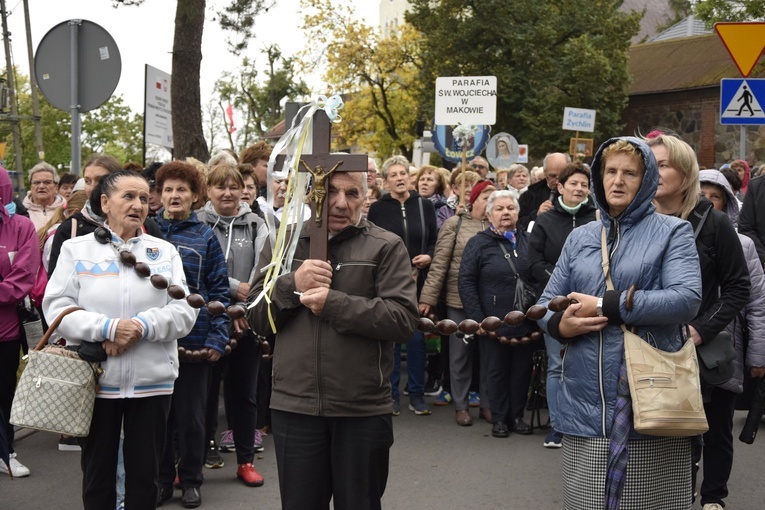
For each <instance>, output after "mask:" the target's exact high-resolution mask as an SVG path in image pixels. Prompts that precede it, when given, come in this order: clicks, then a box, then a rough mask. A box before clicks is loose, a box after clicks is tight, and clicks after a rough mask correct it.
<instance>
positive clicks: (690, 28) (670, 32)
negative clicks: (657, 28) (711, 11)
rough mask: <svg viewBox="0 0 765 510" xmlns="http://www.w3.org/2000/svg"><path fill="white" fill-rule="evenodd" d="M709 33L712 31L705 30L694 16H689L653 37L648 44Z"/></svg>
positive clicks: (704, 26)
mask: <svg viewBox="0 0 765 510" xmlns="http://www.w3.org/2000/svg"><path fill="white" fill-rule="evenodd" d="M710 33H712V31H711V30H708V29H707V27H706V25H705V24H704V22H703V21H701V20H700V19H697V18H696V17H695V16H689V17H687V18H685V19H684V20H682V21H678V22H677V23H675V24H674V25H672V26H671V27H669V28H668V29H666V30H664V31H663V32H661V33H659V34H657V35H655V36H654V37H652V38H651V39H650V40H649V42H657V41H666V40H667V39H677V38H678V37H690V36H694V35H702V34H710Z"/></svg>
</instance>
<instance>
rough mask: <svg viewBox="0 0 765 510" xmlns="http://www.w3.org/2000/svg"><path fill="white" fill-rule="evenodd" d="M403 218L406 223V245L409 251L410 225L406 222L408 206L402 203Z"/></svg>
mask: <svg viewBox="0 0 765 510" xmlns="http://www.w3.org/2000/svg"><path fill="white" fill-rule="evenodd" d="M401 219H402V221H403V224H404V246H406V249H407V251H409V225H408V224H407V222H406V207H405V206H404V204H401Z"/></svg>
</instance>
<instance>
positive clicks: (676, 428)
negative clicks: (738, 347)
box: [601, 228, 709, 436]
mask: <svg viewBox="0 0 765 510" xmlns="http://www.w3.org/2000/svg"><path fill="white" fill-rule="evenodd" d="M601 243H602V252H603V274H604V275H605V277H606V287H607V288H608V290H614V284H613V281H612V280H611V274H610V271H609V265H610V263H609V258H608V248H607V246H606V229H605V228H603V230H602V237H601ZM622 330H623V331H624V358H625V362H626V364H627V378H628V380H629V385H630V397H631V398H632V415H633V422H634V426H635V430H636V431H637V432H640V433H641V434H647V435H651V436H697V435H699V434H703V433H704V432H706V431H707V430H708V429H709V425H708V424H707V418H706V415H705V414H704V404H703V402H702V399H701V383H700V381H699V364H698V360H697V359H696V348H695V347H694V345H693V341H692V340H691V339H690V338H688V340H686V342H685V344H684V345H683V347H682V348H681V349H680V350H679V351H677V352H666V351H662V350H660V349H657V348H655V347H653V346H652V345H651V344H649V343H648V342H646V341H644V340H643V339H642V338H640V337H639V336H638V335H636V334H635V333H633V332H631V331H630V330H629V329H627V327H626V326H625V325H624V324H622Z"/></svg>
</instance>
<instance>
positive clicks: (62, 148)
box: [0, 72, 143, 170]
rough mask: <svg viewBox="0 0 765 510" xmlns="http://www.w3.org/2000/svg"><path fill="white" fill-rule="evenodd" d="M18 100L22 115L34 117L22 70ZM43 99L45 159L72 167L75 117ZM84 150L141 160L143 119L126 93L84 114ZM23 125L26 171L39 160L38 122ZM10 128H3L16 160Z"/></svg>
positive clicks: (18, 77)
mask: <svg viewBox="0 0 765 510" xmlns="http://www.w3.org/2000/svg"><path fill="white" fill-rule="evenodd" d="M15 83H16V87H17V89H16V100H17V102H18V107H19V115H20V116H27V117H31V116H32V98H31V92H30V88H29V77H28V76H25V75H23V74H21V73H19V72H16V75H15ZM38 99H39V102H40V125H41V128H42V136H43V151H44V152H45V161H47V162H48V163H50V164H52V165H53V166H56V167H58V166H59V165H61V166H62V168H63V167H68V166H69V162H70V160H71V155H72V153H71V130H72V125H71V118H70V115H69V112H65V111H62V110H59V109H58V108H55V107H53V106H52V105H51V104H50V103H49V102H48V101H47V100H46V99H45V97H44V96H43V95H42V94H39V93H38ZM81 118H82V131H81V145H82V153H83V154H85V155H87V154H90V153H91V152H105V153H107V154H110V155H112V156H114V157H116V158H117V159H118V160H119V161H122V162H125V161H131V160H132V161H140V158H141V151H142V145H143V144H142V141H143V133H142V130H143V120H142V116H141V115H139V114H134V113H132V111H131V110H130V107H128V106H127V105H125V103H124V101H123V99H122V96H113V97H111V98H110V99H109V100H108V101H107V102H106V103H104V104H103V105H102V106H100V107H99V108H96V109H94V110H91V111H89V112H87V113H83V114H82V115H81ZM20 125H21V146H22V164H23V167H24V170H28V169H30V168H32V167H33V166H34V165H35V164H36V163H37V162H38V160H39V159H38V155H37V153H36V152H35V143H34V139H35V133H34V123H33V121H32V120H31V119H24V120H22V121H21V123H20ZM9 131H10V130H9V129H8V128H7V127H6V126H3V127H2V131H0V133H2V140H3V141H6V142H8V145H7V147H8V149H7V151H6V155H5V160H6V161H13V158H14V153H13V141H12V136H11V134H10V132H9Z"/></svg>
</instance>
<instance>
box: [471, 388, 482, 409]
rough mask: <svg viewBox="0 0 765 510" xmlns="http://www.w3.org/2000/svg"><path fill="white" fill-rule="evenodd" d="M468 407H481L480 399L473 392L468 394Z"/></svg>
mask: <svg viewBox="0 0 765 510" xmlns="http://www.w3.org/2000/svg"><path fill="white" fill-rule="evenodd" d="M468 406H469V407H481V397H479V396H478V393H476V392H475V391H470V392H468Z"/></svg>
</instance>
